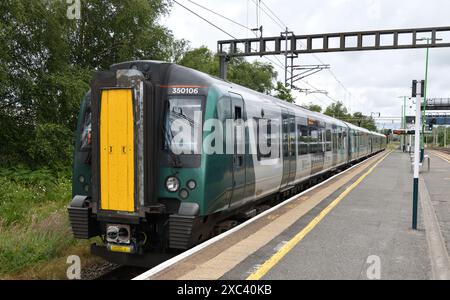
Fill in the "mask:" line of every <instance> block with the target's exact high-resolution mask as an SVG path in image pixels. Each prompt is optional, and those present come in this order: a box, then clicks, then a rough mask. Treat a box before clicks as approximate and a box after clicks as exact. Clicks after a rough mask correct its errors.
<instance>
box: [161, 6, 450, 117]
mask: <svg viewBox="0 0 450 300" xmlns="http://www.w3.org/2000/svg"><path fill="white" fill-rule="evenodd" d="M178 1H179V2H180V3H182V4H183V5H185V6H187V7H189V8H191V9H193V10H194V11H195V12H197V13H199V14H200V15H202V16H204V17H206V18H207V19H208V20H210V21H212V22H214V23H215V24H217V25H218V26H219V27H220V28H222V29H224V30H226V31H227V32H229V33H230V34H232V35H234V36H236V37H250V36H252V34H251V33H250V32H249V31H247V30H245V29H244V28H241V27H239V26H236V25H233V24H232V23H230V22H228V21H226V20H224V19H221V18H220V17H218V16H215V15H212V14H211V13H208V12H206V11H205V10H202V9H201V8H199V7H196V6H195V5H192V3H190V2H189V1H187V0H178ZM194 1H196V2H197V3H200V4H202V5H204V6H206V7H208V8H211V9H213V10H215V11H217V12H219V13H221V14H223V15H225V16H227V17H229V18H231V19H233V20H235V21H237V22H240V23H242V24H244V25H246V26H248V27H251V28H253V27H256V8H255V4H254V3H253V0H227V1H218V0H194ZM263 2H264V3H266V4H267V5H268V6H269V7H270V8H271V9H272V10H273V11H274V12H275V13H276V14H277V16H278V17H280V19H282V21H283V22H284V23H286V24H287V25H288V26H289V28H290V30H293V31H294V32H295V33H296V34H312V33H322V32H340V31H359V30H373V29H392V28H415V27H434V26H448V25H450V22H449V19H448V12H449V11H450V1H447V0H434V1H428V2H424V1H421V0H410V1H390V0H364V1H361V0H302V1H292V0H264V1H263ZM163 22H164V24H165V25H166V26H168V27H169V28H170V29H171V30H172V31H173V32H174V34H175V36H176V37H177V38H184V39H187V40H189V41H191V45H192V46H193V47H198V46H201V45H206V46H208V47H209V48H210V49H212V50H214V51H215V50H216V48H217V44H216V43H217V40H221V39H229V37H228V36H227V35H225V34H224V33H222V32H221V31H219V30H217V29H216V28H214V27H212V26H210V25H208V24H207V23H206V22H204V21H203V20H201V19H199V18H198V17H196V16H194V15H193V14H191V13H190V12H188V11H186V10H184V9H183V8H181V7H180V6H178V5H176V4H174V7H173V9H172V13H171V15H170V16H169V17H168V18H166V19H165V20H163ZM261 23H262V25H263V26H264V35H265V36H273V35H279V34H280V31H281V30H282V29H281V28H280V26H278V25H276V24H275V22H274V21H272V20H271V19H270V18H268V17H267V16H265V14H264V13H263V12H261ZM445 38H447V39H448V40H449V41H450V36H445ZM317 57H319V58H320V59H321V60H323V61H324V62H325V63H328V64H330V65H331V67H332V71H333V72H334V74H336V76H337V77H338V79H339V80H340V81H341V82H342V83H343V84H344V85H345V86H346V87H347V89H348V91H349V92H350V93H351V95H352V96H351V97H350V96H349V94H348V92H346V91H345V90H344V89H343V88H342V86H341V85H340V84H339V83H337V81H336V80H335V79H334V78H333V77H332V75H331V74H330V72H327V71H322V72H320V73H318V74H316V75H313V76H311V77H309V78H308V79H307V80H308V82H309V83H311V84H312V85H314V86H316V87H317V88H319V89H325V90H327V91H328V92H329V95H330V97H332V98H334V99H338V100H343V101H344V103H345V104H346V105H347V106H350V109H351V111H353V112H354V111H362V112H363V113H365V114H369V115H370V113H371V112H381V113H382V114H383V115H385V116H399V115H400V102H401V101H400V100H399V99H397V97H398V96H401V95H409V94H410V84H411V80H413V79H420V78H424V73H425V50H396V51H379V52H375V51H373V52H354V53H329V54H318V55H317ZM280 60H282V61H284V58H283V57H280ZM263 61H265V60H263ZM298 63H303V64H317V63H318V61H317V60H316V59H315V58H314V57H313V56H311V55H302V56H301V57H300V60H299V61H298ZM449 67H450V49H447V48H443V49H431V50H430V83H429V95H430V96H433V97H450V83H449V82H450V80H449V74H450V72H449ZM277 71H278V73H279V80H281V81H283V80H284V78H283V76H284V71H283V70H282V69H280V68H277ZM301 86H302V87H307V85H305V84H301ZM298 102H299V103H308V102H313V103H317V104H319V105H322V106H325V105H327V104H329V103H330V102H331V100H330V99H328V98H327V97H326V96H325V95H321V94H313V95H308V96H305V95H304V94H299V98H298Z"/></svg>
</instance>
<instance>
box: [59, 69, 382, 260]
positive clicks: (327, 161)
mask: <svg viewBox="0 0 450 300" xmlns="http://www.w3.org/2000/svg"><path fill="white" fill-rule="evenodd" d="M196 116H200V122H195V120H194V119H195V117H196ZM177 120H182V121H184V124H185V127H186V126H187V129H192V134H193V135H194V137H193V139H189V138H186V139H181V140H179V141H177V142H174V138H175V137H176V135H177V133H179V132H178V131H180V130H181V129H180V128H178V129H177V126H174V125H175V122H177ZM211 120H216V121H215V123H214V122H210V121H211ZM230 120H231V121H232V122H229V121H230ZM249 121H254V122H253V124H254V126H244V125H243V124H244V122H249ZM212 124H213V125H212ZM214 124H215V125H214ZM218 124H219V125H218ZM221 125H223V126H221ZM219 127H220V133H221V134H222V135H223V136H231V137H232V138H231V139H229V138H228V140H227V139H224V140H222V141H221V140H220V139H217V140H214V141H212V139H211V135H212V134H213V133H217V132H218V129H219ZM195 135H197V136H195ZM238 135H240V139H239V141H238V138H237V136H238ZM263 136H264V137H265V141H264V145H265V146H267V147H270V149H271V150H270V152H269V153H267V151H262V149H263V148H264V147H262V141H261V140H260V139H261V137H263ZM222 143H223V144H222ZM267 147H266V148H267ZM385 147H386V137H385V136H384V135H381V134H378V133H375V132H370V131H368V130H366V129H363V128H359V127H356V126H354V125H351V124H348V123H345V122H342V121H340V120H337V119H334V118H330V117H328V116H325V115H322V114H319V113H314V112H311V111H308V110H305V109H303V108H301V107H299V106H296V105H294V104H289V103H287V102H284V101H281V100H279V99H276V98H274V97H271V96H268V95H264V94H261V93H258V92H255V91H252V90H250V89H247V88H244V87H242V86H238V85H235V84H232V83H230V82H226V81H223V80H220V79H217V78H214V77H211V76H209V75H206V74H204V73H201V72H198V71H196V70H192V69H189V68H185V67H182V66H179V65H176V64H171V63H164V62H157V61H134V62H126V63H121V64H116V65H113V66H112V67H111V68H110V70H108V71H102V72H98V73H97V74H96V75H95V77H94V79H93V81H92V86H91V91H90V92H89V93H88V94H87V95H86V97H85V98H84V101H83V103H82V105H81V111H80V115H79V121H78V129H77V139H76V150H75V161H74V171H73V201H72V203H71V204H70V206H69V208H68V210H69V217H70V221H71V225H72V229H73V233H74V235H75V237H76V238H80V239H89V238H92V237H96V236H100V237H101V238H102V241H103V242H102V245H93V246H92V252H93V253H94V254H96V255H100V256H103V257H105V258H107V259H109V260H112V261H115V262H118V263H121V264H132V265H151V264H152V263H154V262H155V261H158V260H163V259H165V258H168V257H170V256H171V255H173V254H174V253H178V252H180V251H182V250H185V249H189V248H191V247H192V246H194V245H196V244H198V243H201V242H202V241H205V240H207V239H209V238H210V237H211V236H213V235H214V234H216V233H217V232H221V231H222V230H223V229H224V228H225V229H226V224H228V225H227V226H231V225H229V224H233V222H230V220H238V219H242V218H249V217H251V216H253V215H255V214H256V213H257V212H259V211H260V210H261V207H263V205H265V204H267V203H272V204H273V203H277V202H279V201H282V200H283V199H286V198H289V197H291V196H293V195H295V194H297V193H299V192H301V191H303V190H305V189H306V188H308V187H310V186H311V185H313V184H315V183H316V182H318V181H320V180H322V179H324V178H327V177H329V176H330V175H331V174H336V173H337V172H339V171H341V170H343V169H345V168H347V167H348V166H350V165H352V164H355V163H356V162H359V161H361V160H363V159H365V158H367V157H369V156H372V155H374V154H376V153H378V152H381V151H383V150H384V149H385ZM174 148H177V149H181V148H182V149H190V150H193V151H185V152H184V153H181V154H180V153H178V151H175V150H174ZM212 148H214V149H215V150H216V151H215V152H214V153H211V152H208V151H209V150H212ZM238 148H239V150H241V151H239V150H238ZM217 149H219V150H218V151H217ZM264 149H265V148H264ZM195 150H199V151H195ZM225 150H227V151H225ZM228 150H230V151H228Z"/></svg>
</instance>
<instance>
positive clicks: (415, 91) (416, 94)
mask: <svg viewBox="0 0 450 300" xmlns="http://www.w3.org/2000/svg"><path fill="white" fill-rule="evenodd" d="M424 94H425V80H422V81H417V80H414V81H413V86H412V97H413V98H416V121H415V133H414V134H415V137H414V138H415V139H414V181H413V213H412V228H413V229H414V230H417V207H418V204H419V172H420V169H419V167H420V165H419V164H420V129H421V100H422V99H421V97H422V96H423V95H424Z"/></svg>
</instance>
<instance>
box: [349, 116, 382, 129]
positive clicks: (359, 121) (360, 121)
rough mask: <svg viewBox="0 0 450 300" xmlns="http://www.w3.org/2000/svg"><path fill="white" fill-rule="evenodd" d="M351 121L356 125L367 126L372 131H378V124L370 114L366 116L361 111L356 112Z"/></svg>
mask: <svg viewBox="0 0 450 300" xmlns="http://www.w3.org/2000/svg"><path fill="white" fill-rule="evenodd" d="M349 122H350V123H352V124H355V125H356V126H359V127H362V128H366V129H368V130H370V131H377V126H376V125H375V121H374V119H372V118H371V117H368V116H364V115H363V114H362V113H360V112H355V113H354V114H353V116H352V117H351V119H350V120H349Z"/></svg>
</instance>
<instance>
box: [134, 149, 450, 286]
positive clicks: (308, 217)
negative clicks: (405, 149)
mask: <svg viewBox="0 0 450 300" xmlns="http://www.w3.org/2000/svg"><path fill="white" fill-rule="evenodd" d="M429 154H430V157H431V159H432V160H431V170H430V172H422V174H421V176H422V179H421V182H422V183H425V185H426V190H427V194H426V195H427V197H424V198H427V199H428V202H427V203H429V204H430V205H428V207H429V208H430V207H432V208H434V210H433V209H429V210H427V212H430V211H433V213H432V215H433V216H435V218H434V219H435V220H436V221H435V222H434V224H435V225H436V224H439V226H438V225H436V226H434V228H435V229H436V228H440V230H439V229H437V232H439V233H440V235H441V236H442V237H443V239H441V240H442V241H441V243H440V244H441V245H442V246H443V247H441V250H442V249H443V251H441V252H440V253H441V254H442V253H445V254H446V255H445V257H446V259H447V261H449V260H448V255H447V254H448V250H447V249H449V241H450V160H448V161H447V160H444V159H442V158H440V157H438V156H435V155H433V153H432V152H430V153H429ZM410 164H411V162H410V156H409V154H405V153H402V152H400V151H394V152H385V153H381V154H378V155H377V156H375V157H372V158H370V159H368V160H367V161H365V162H364V163H362V164H360V165H358V166H357V167H355V168H353V169H351V170H349V171H348V172H345V173H343V174H341V175H339V176H337V177H335V178H332V179H330V180H329V181H328V182H326V183H324V184H323V185H322V186H319V187H317V188H314V189H312V190H310V191H307V192H305V193H304V194H302V195H299V196H298V197H294V198H293V199H292V200H290V201H288V203H286V204H283V205H282V206H281V207H280V208H277V209H275V210H274V211H272V212H270V213H268V214H267V215H264V216H261V217H260V218H256V219H257V220H254V221H252V222H251V223H250V224H248V225H246V226H244V227H242V228H241V229H239V230H237V231H236V232H234V233H232V234H231V233H230V234H229V235H228V236H226V237H224V238H222V239H219V240H217V241H216V242H213V243H211V244H210V245H208V246H204V247H200V248H199V249H198V251H193V250H195V249H193V250H191V252H192V253H190V254H189V255H186V256H185V257H184V258H183V259H180V260H179V261H177V262H176V263H174V264H171V265H170V266H168V267H165V268H162V269H161V270H158V272H153V271H152V270H150V271H149V272H148V274H151V275H148V276H143V277H144V279H184V280H186V279H187V280H191V279H196V280H202V279H209V280H214V279H225V280H239V279H266V280H285V279H363V280H364V279H378V277H379V279H385V280H390V279H432V278H436V263H434V264H433V263H432V262H436V260H433V257H435V255H434V256H433V255H432V253H439V252H435V251H434V252H433V251H430V249H436V247H435V248H433V247H432V246H430V230H428V229H429V227H430V226H429V224H430V222H429V220H430V218H429V217H427V216H429V215H430V214H429V213H422V206H421V205H419V218H418V226H419V228H418V230H412V228H411V227H412V188H413V187H412V183H413V178H412V176H413V175H412V172H411V167H410ZM420 201H422V199H420ZM420 204H422V202H421V203H420ZM424 212H425V211H424ZM426 228H428V229H427V230H425V229H426ZM435 232H436V230H435V231H434V233H435ZM299 236H300V238H299ZM293 241H296V242H295V243H294V242H293ZM445 244H446V246H447V247H446V248H445ZM438 248H439V247H438ZM286 249H288V250H286ZM446 250H447V251H446ZM280 253H281V254H280ZM440 257H441V258H442V255H441V256H440ZM378 263H379V264H378ZM437 265H438V266H439V264H437ZM441 265H442V264H441ZM447 266H448V264H447ZM374 268H376V269H374ZM447 269H448V270H450V268H447ZM374 270H377V271H376V272H375V273H374ZM378 271H379V272H378ZM377 272H378V273H377ZM255 274H256V275H255ZM447 274H449V273H448V272H447ZM378 275H379V276H378ZM374 276H375V277H377V278H374ZM255 277H256V278H255ZM141 279H142V276H141Z"/></svg>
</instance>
